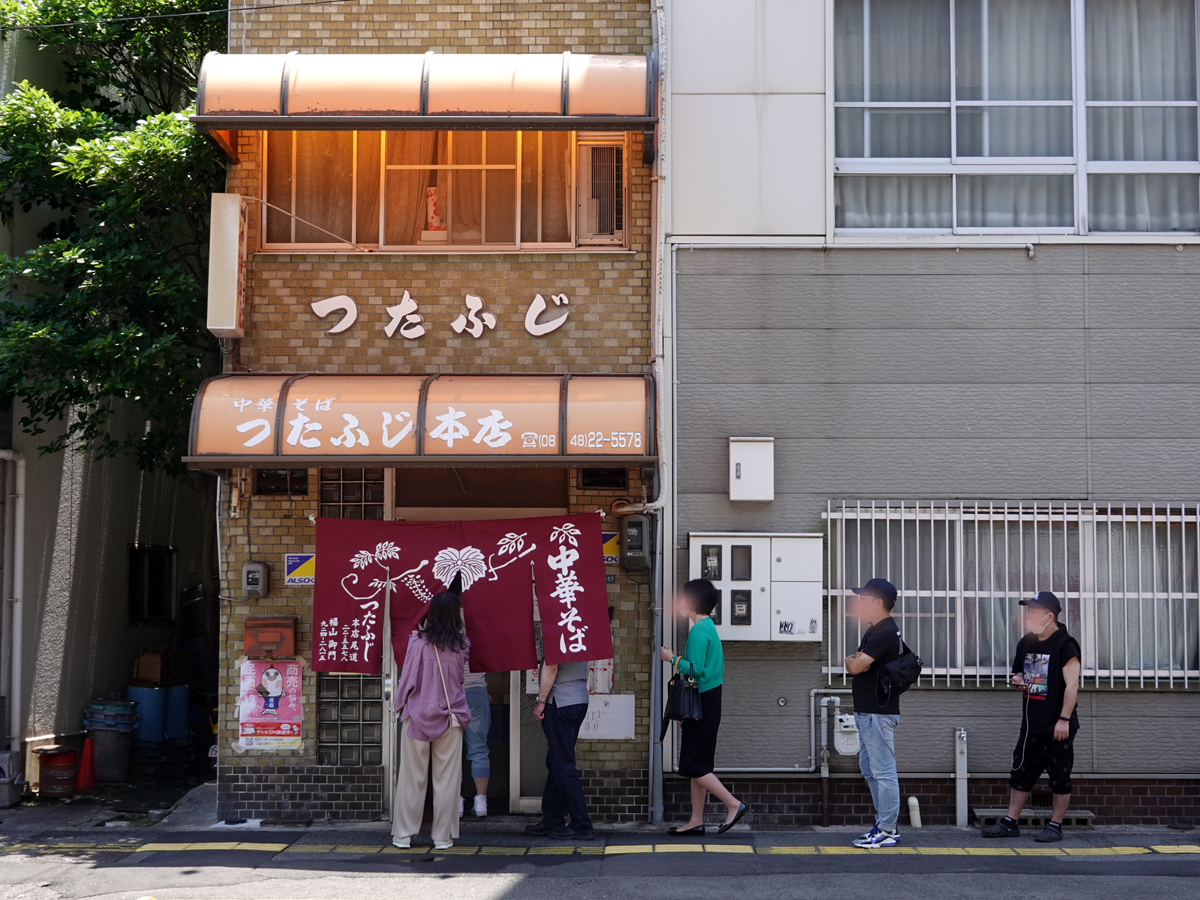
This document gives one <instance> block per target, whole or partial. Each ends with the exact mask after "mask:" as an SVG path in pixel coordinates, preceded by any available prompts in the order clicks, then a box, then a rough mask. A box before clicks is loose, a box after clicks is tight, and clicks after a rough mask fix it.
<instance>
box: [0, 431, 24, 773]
mask: <svg viewBox="0 0 1200 900" xmlns="http://www.w3.org/2000/svg"><path fill="white" fill-rule="evenodd" d="M0 459H5V460H13V461H14V462H16V464H17V465H16V469H17V471H16V477H15V478H14V479H13V490H12V493H11V494H9V499H10V501H12V504H13V511H12V523H13V527H12V529H11V531H9V532H8V533H6V534H5V536H4V544H5V547H4V558H5V561H6V562H7V561H8V560H9V558H10V557H9V554H10V553H11V554H12V556H11V559H12V570H11V571H12V594H11V595H10V596H9V597H8V603H7V604H6V605H10V606H11V607H12V613H11V622H10V624H9V629H8V654H9V673H10V674H9V681H8V691H9V693H8V709H9V715H8V721H9V726H8V741H9V743H8V747H9V749H10V750H21V749H23V738H24V731H25V728H24V721H23V717H22V710H21V692H22V690H23V687H22V684H21V669H22V666H23V665H24V661H23V660H22V653H21V650H22V641H23V637H22V632H23V630H24V622H23V619H24V609H25V607H24V604H23V602H22V601H23V599H24V595H25V457H24V456H22V455H21V453H20V452H19V451H17V450H0ZM10 547H11V550H10Z"/></svg>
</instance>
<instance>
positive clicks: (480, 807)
mask: <svg viewBox="0 0 1200 900" xmlns="http://www.w3.org/2000/svg"><path fill="white" fill-rule="evenodd" d="M472 811H473V812H474V813H475V818H477V819H482V818H483V817H484V816H486V815H487V796H486V795H485V794H476V795H475V803H474V805H473V806H472ZM459 815H462V813H459Z"/></svg>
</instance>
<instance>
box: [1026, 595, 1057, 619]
mask: <svg viewBox="0 0 1200 900" xmlns="http://www.w3.org/2000/svg"><path fill="white" fill-rule="evenodd" d="M1021 605H1022V606H1030V607H1033V608H1034V609H1045V610H1049V611H1050V612H1052V613H1054V615H1056V616H1058V615H1061V614H1062V604H1061V603H1059V602H1058V598H1057V597H1055V596H1054V595H1053V594H1052V593H1050V592H1049V591H1038V595H1037V596H1036V597H1034V598H1033V599H1032V600H1022V601H1021Z"/></svg>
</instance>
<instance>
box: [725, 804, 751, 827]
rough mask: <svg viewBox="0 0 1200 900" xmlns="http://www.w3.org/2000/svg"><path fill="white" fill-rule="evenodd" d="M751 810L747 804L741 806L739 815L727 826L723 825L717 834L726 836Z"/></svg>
mask: <svg viewBox="0 0 1200 900" xmlns="http://www.w3.org/2000/svg"><path fill="white" fill-rule="evenodd" d="M749 809H750V807H748V806H747V805H746V804H745V803H743V804H742V805H741V806H739V807H738V811H737V815H736V816H734V817H733V818H732V819H731V820H729V821H728V822H726V823H725V824H723V825H722V826H721V827H720V828H718V829H717V834H724V833H725V832H727V831H728V830H729V829H730V828H732V827H733V826H734V825H736V824H737V823H738V822H740V821H741V819H742V816H744V815H745V814H746V813H747V812H748V811H749Z"/></svg>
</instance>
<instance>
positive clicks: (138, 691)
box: [125, 685, 167, 742]
mask: <svg viewBox="0 0 1200 900" xmlns="http://www.w3.org/2000/svg"><path fill="white" fill-rule="evenodd" d="M125 696H126V697H128V698H129V699H130V700H136V701H137V705H138V726H137V731H135V732H134V737H135V738H136V739H137V740H139V741H150V742H157V741H163V740H166V736H167V692H166V690H165V689H164V688H148V687H133V686H132V685H130V687H129V688H128V689H127V691H126V694H125Z"/></svg>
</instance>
